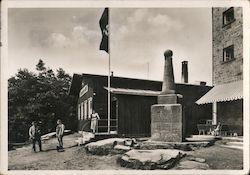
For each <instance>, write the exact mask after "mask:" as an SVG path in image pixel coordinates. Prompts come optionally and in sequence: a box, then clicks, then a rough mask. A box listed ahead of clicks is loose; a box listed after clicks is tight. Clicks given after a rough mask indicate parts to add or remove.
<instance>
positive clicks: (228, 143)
mask: <svg viewBox="0 0 250 175" xmlns="http://www.w3.org/2000/svg"><path fill="white" fill-rule="evenodd" d="M227 145H232V146H243V142H227Z"/></svg>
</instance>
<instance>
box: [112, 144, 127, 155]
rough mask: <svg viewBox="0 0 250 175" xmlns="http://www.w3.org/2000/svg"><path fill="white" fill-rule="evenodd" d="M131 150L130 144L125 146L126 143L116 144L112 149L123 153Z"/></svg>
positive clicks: (117, 152)
mask: <svg viewBox="0 0 250 175" xmlns="http://www.w3.org/2000/svg"><path fill="white" fill-rule="evenodd" d="M129 150H131V147H130V146H125V145H115V147H114V150H112V153H115V154H123V153H125V152H127V151H129Z"/></svg>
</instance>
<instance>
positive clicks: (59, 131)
mask: <svg viewBox="0 0 250 175" xmlns="http://www.w3.org/2000/svg"><path fill="white" fill-rule="evenodd" d="M64 128H65V126H64V124H63V123H62V121H61V120H60V119H58V120H57V127H56V137H57V140H58V142H59V146H57V151H63V133H64Z"/></svg>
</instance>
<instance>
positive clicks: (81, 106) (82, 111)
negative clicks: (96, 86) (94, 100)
mask: <svg viewBox="0 0 250 175" xmlns="http://www.w3.org/2000/svg"><path fill="white" fill-rule="evenodd" d="M81 120H83V102H82V103H81Z"/></svg>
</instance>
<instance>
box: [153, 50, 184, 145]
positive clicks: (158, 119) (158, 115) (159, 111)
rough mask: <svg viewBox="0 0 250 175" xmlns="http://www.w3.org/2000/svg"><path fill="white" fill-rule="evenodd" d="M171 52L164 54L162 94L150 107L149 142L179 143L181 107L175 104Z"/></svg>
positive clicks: (180, 137) (175, 96) (180, 135)
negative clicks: (156, 102)
mask: <svg viewBox="0 0 250 175" xmlns="http://www.w3.org/2000/svg"><path fill="white" fill-rule="evenodd" d="M172 55H173V52H172V51H171V50H167V51H165V52H164V56H165V66H164V75H163V83H162V92H161V94H160V95H159V96H158V104H155V105H152V106H151V140H152V141H164V142H181V141H182V140H183V138H182V107H181V105H180V104H177V94H175V82H174V74H173V64H172Z"/></svg>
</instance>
